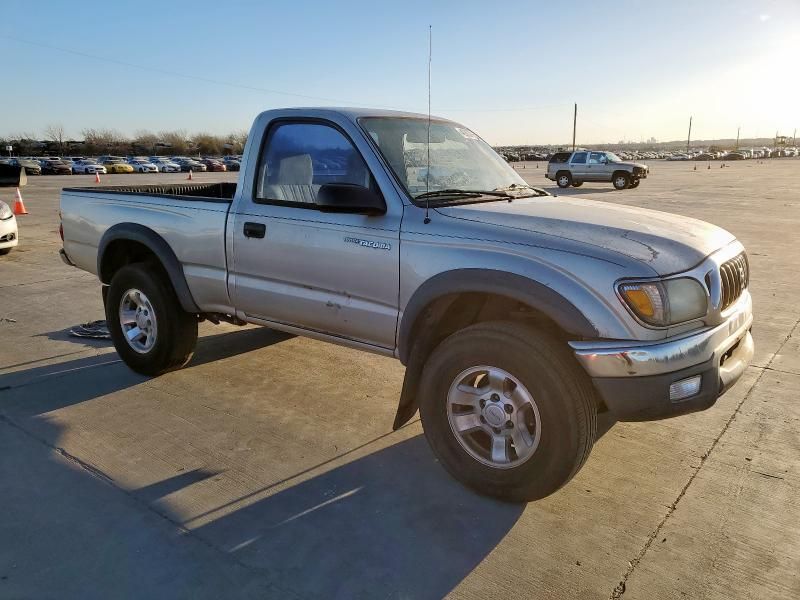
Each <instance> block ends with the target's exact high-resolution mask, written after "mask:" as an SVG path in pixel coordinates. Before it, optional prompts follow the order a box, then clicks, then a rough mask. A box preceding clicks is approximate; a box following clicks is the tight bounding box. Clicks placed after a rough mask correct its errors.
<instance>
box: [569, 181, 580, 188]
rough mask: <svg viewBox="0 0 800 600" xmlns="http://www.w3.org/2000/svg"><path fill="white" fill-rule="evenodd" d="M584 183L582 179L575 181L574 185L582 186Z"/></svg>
mask: <svg viewBox="0 0 800 600" xmlns="http://www.w3.org/2000/svg"><path fill="white" fill-rule="evenodd" d="M582 185H583V182H582V181H573V182H572V187H581V186H582Z"/></svg>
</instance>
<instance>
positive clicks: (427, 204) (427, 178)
mask: <svg viewBox="0 0 800 600" xmlns="http://www.w3.org/2000/svg"><path fill="white" fill-rule="evenodd" d="M432 56H433V30H432V27H431V26H430V25H428V143H427V144H426V146H425V147H426V150H427V154H428V164H427V168H426V169H425V193H426V194H427V193H428V192H430V191H431V59H432ZM430 204H431V200H430V196H426V198H425V220H424V221H423V222H424V223H425V224H426V225H427V224H428V223H430V222H431V218H430V217H429V216H428V213H429V211H430Z"/></svg>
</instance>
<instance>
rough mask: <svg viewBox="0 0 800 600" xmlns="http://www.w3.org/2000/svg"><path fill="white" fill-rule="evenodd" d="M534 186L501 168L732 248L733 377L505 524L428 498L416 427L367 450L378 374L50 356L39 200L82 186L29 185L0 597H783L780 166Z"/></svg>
mask: <svg viewBox="0 0 800 600" xmlns="http://www.w3.org/2000/svg"><path fill="white" fill-rule="evenodd" d="M545 166H546V165H545V163H539V164H538V167H537V165H536V164H535V163H524V164H523V163H517V164H516V168H518V169H519V172H520V173H521V174H522V175H523V176H524V177H525V178H526V179H527V180H528V181H529V182H530V183H532V184H534V185H539V186H543V187H546V188H547V189H549V190H550V191H553V192H554V193H564V194H574V195H581V196H585V197H587V198H592V199H595V200H598V201H601V202H620V203H623V204H632V205H637V206H645V207H649V208H656V209H660V210H665V211H669V212H675V213H680V214H684V215H687V216H691V217H698V218H701V219H705V220H708V221H711V222H713V223H716V224H718V225H721V226H723V227H725V228H727V229H729V230H731V231H732V232H734V233H735V234H736V235H737V236H738V237H739V238H740V239H741V240H742V241H743V243H744V244H745V246H746V247H747V248H748V252H749V256H750V262H751V268H752V286H751V289H752V292H753V295H754V303H755V310H756V322H755V326H754V330H753V333H754V337H755V341H756V357H755V362H754V365H753V366H752V367H750V369H749V370H748V371H747V372H746V374H745V375H744V377H743V379H742V380H741V381H740V382H739V384H738V385H737V386H736V387H734V389H733V390H731V391H730V392H729V393H727V394H726V395H725V396H724V397H723V398H722V399H720V400H719V402H718V403H717V404H716V405H715V406H714V407H713V408H712V409H710V410H708V411H706V412H703V413H699V414H695V415H688V416H684V417H679V418H676V419H672V420H667V421H660V422H653V423H616V424H614V423H608V422H605V423H603V427H602V431H601V436H600V439H599V440H598V442H597V444H596V446H595V449H594V452H593V454H592V456H591V458H590V459H589V462H588V463H587V465H586V466H585V467H584V468H583V470H582V471H581V472H580V473H579V474H578V476H577V477H576V478H575V479H574V480H573V481H572V482H571V483H570V484H569V485H568V486H567V487H565V488H564V489H562V490H561V491H559V492H558V493H556V494H554V495H553V496H551V497H549V498H547V499H545V500H542V501H539V502H536V503H532V504H529V505H527V506H519V505H508V504H502V503H498V502H495V501H492V500H488V499H485V498H482V497H478V496H476V495H474V494H472V493H471V492H469V491H467V490H465V489H463V488H462V487H460V486H459V485H458V484H456V483H455V482H453V481H452V480H451V479H450V478H449V477H448V476H447V475H446V473H445V472H444V470H443V469H442V468H441V467H440V466H439V465H438V464H437V463H436V462H435V460H434V459H433V457H432V455H431V453H430V451H429V450H428V447H427V445H426V443H425V440H424V438H423V437H422V435H421V433H422V430H421V428H420V425H419V421H418V419H415V420H414V421H413V422H412V423H411V424H410V425H408V426H406V427H405V428H403V429H402V430H400V431H398V432H395V433H391V423H392V419H393V416H394V411H395V408H396V403H397V399H398V397H399V393H400V387H401V383H402V377H403V368H402V366H401V365H400V364H399V363H398V362H396V361H393V360H390V359H387V358H382V357H378V356H373V355H369V354H365V353H361V352H357V351H354V350H348V349H343V348H339V347H336V346H332V345H328V344H324V343H321V342H316V341H311V340H308V339H304V338H297V337H291V336H288V335H284V334H280V333H276V332H272V331H269V330H267V329H261V328H256V327H247V328H243V329H242V328H236V327H233V326H228V325H221V326H213V325H209V324H203V325H202V326H201V336H202V338H201V340H200V342H199V346H198V351H197V353H196V355H195V358H194V359H193V361H192V362H191V363H190V364H189V366H188V367H187V368H185V369H183V370H181V371H178V372H175V373H170V374H168V375H166V376H163V377H160V378H157V379H148V378H145V377H141V376H138V375H136V374H134V373H133V372H131V371H129V370H128V369H127V368H126V367H125V365H123V364H122V363H120V362H119V360H118V359H117V355H116V353H115V352H114V349H113V347H112V346H111V345H110V344H109V343H105V342H93V341H87V340H80V339H75V338H71V337H69V336H68V335H67V331H68V329H69V327H70V326H73V325H76V324H78V323H82V322H86V321H90V320H94V319H99V318H102V304H101V300H100V293H99V284H98V283H97V281H96V280H95V279H94V278H93V277H92V276H90V275H88V274H86V273H83V272H80V271H77V270H75V269H72V268H70V267H67V266H65V265H63V264H62V263H61V261H60V260H59V259H58V256H57V250H58V248H59V247H60V240H59V238H58V233H57V229H58V192H59V189H60V188H61V187H63V186H76V185H87V186H90V185H93V183H92V180H93V177H92V176H72V177H68V176H60V177H55V176H46V177H31V178H29V184H28V186H27V187H26V188H24V189H23V194H24V197H25V203H26V206H27V208H28V211H29V212H30V213H31V214H30V215H28V216H24V217H20V218H19V224H20V246H19V247H18V248H17V249H16V250H14V251H13V252H12V253H11V254H10V255H8V256H5V257H0V457H1V458H0V597H2V598H60V599H63V598H98V599H99V598H103V599H105V598H137V599H138V598H222V597H235V598H239V597H245V598H267V597H270V598H272V597H280V598H293V597H298V598H320V599H331V598H341V599H350V598H386V599H398V600H399V599H410V598H440V597H442V596H446V595H448V594H449V595H451V596H452V597H453V598H490V597H492V598H496V597H501V598H504V599H511V598H520V599H522V598H525V599H530V598H600V599H606V598H610V597H619V596H620V595H621V596H622V597H623V598H625V599H626V600H627V599H629V598H640V599H648V600H649V599H661V598H663V599H667V598H670V599H671V598H720V599H723V598H724V599H729V598H759V599H761V598H771V599H774V598H787V599H789V598H791V599H795V598H798V597H800V458H799V457H800V403H798V398H799V397H800V328H798V323H800V303H798V298H800V268H799V267H798V265H800V248H799V247H798V244H797V232H798V230H800V160H798V159H775V160H770V161H765V162H763V163H762V162H760V161H755V160H751V161H742V162H735V163H731V164H730V166H729V167H728V168H720V165H719V163H711V168H710V169H708V168H706V163H699V164H697V170H696V171H695V170H694V166H695V163H688V162H687V163H666V162H663V161H656V162H653V163H652V164H651V165H650V166H651V169H652V170H651V176H650V178H649V179H647V180H645V181H643V182H642V185H641V186H640V187H639V188H638V189H636V190H627V191H624V192H616V191H614V190H613V189H612V187H611V186H610V184H602V185H601V184H585V185H584V186H583V187H582V188H580V189H569V190H566V191H564V192H562V191H560V190H558V188H556V187H555V186H554V185H553V184H552V183H551V182H548V181H547V180H545V179H544V169H545ZM236 176H237V174H236V173H228V174H216V173H206V174H198V175H195V180H196V181H215V180H220V179H226V180H235V179H236ZM103 179H104V181H103V183H104V184H131V183H152V182H156V181H157V182H177V181H182V180H184V179H185V175H180V174H175V175H165V174H162V175H157V176H155V175H154V176H149V175H147V176H146V175H116V176H106V177H104V178H103ZM0 199H3V200H5V201H7V202H9V203H11V202H12V199H13V190H8V189H0Z"/></svg>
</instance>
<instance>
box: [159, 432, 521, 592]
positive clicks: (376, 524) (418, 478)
mask: <svg viewBox="0 0 800 600" xmlns="http://www.w3.org/2000/svg"><path fill="white" fill-rule="evenodd" d="M267 493H268V492H267ZM261 495H263V494H261ZM238 502H239V501H237V503H238ZM164 508H167V507H164ZM167 510H168V508H167ZM226 510H227V507H222V509H221V510H220V511H219V512H220V513H221V514H222V516H220V517H218V518H216V519H214V520H212V521H211V522H209V523H207V524H203V525H200V526H199V527H194V526H193V524H192V522H191V521H189V522H188V523H184V526H186V527H188V529H190V530H191V531H192V533H193V534H194V535H197V536H200V537H201V538H202V539H204V540H206V541H207V542H209V543H211V544H213V545H214V546H215V547H217V548H221V549H222V550H223V551H224V552H226V553H228V554H230V555H232V556H234V557H235V558H236V559H237V561H238V562H240V563H242V564H244V565H246V566H248V567H251V568H254V569H258V570H259V571H263V572H265V573H266V574H267V575H268V578H269V579H270V581H272V582H273V583H274V584H275V585H277V586H278V587H280V588H283V589H290V590H292V591H293V592H295V593H297V594H299V595H300V596H301V597H315V598H326V599H338V598H340V599H342V600H344V599H351V598H352V599H355V598H365V599H366V598H377V597H380V598H441V597H443V596H445V595H446V594H447V593H448V592H449V591H450V590H452V589H453V588H454V587H455V586H456V585H458V583H460V582H461V581H462V580H463V579H464V578H465V577H466V576H467V575H469V574H470V573H471V572H472V571H473V569H474V568H475V567H476V566H477V565H478V564H479V563H480V562H481V561H482V560H483V559H484V558H486V556H487V555H488V554H489V553H490V552H491V551H492V549H493V548H494V547H495V546H496V545H497V544H498V543H499V542H500V541H501V540H502V539H503V538H504V537H505V536H506V535H507V533H508V532H509V530H510V529H511V528H512V527H513V526H514V524H515V523H516V522H517V520H518V519H519V517H520V515H521V514H522V512H523V510H524V506H523V505H514V504H506V503H502V502H498V501H495V500H491V499H488V498H484V497H481V496H478V495H477V494H474V493H472V492H470V491H469V490H466V489H465V488H463V487H462V486H461V485H459V484H458V483H456V482H455V481H454V480H452V479H451V478H450V477H449V476H448V475H447V473H446V472H445V471H444V470H443V469H442V468H441V466H440V465H438V464H437V463H436V461H435V460H434V458H433V456H432V454H431V452H430V450H429V449H428V446H427V443H426V442H425V440H424V437H423V436H421V435H417V436H415V437H413V438H410V439H407V440H405V441H402V442H399V443H395V444H393V445H391V446H389V447H387V448H384V449H382V450H379V451H376V452H373V453H371V454H368V455H366V456H364V457H362V458H358V459H356V460H354V461H352V462H349V463H347V464H345V465H343V466H339V467H336V468H334V469H332V470H330V471H327V472H325V473H322V474H320V475H317V476H315V477H312V478H311V479H308V480H306V481H303V482H301V483H298V484H297V485H294V486H292V487H289V488H288V489H285V490H282V491H278V492H277V493H275V494H273V495H271V496H268V497H266V498H263V499H260V500H256V501H255V502H253V503H251V504H249V505H247V506H245V507H243V508H239V509H238V510H234V511H233V512H228V513H227V514H226V512H225V511H226ZM214 516H215V515H214V513H212V514H211V515H209V517H210V518H213V517H214ZM170 518H171V519H175V520H178V515H170Z"/></svg>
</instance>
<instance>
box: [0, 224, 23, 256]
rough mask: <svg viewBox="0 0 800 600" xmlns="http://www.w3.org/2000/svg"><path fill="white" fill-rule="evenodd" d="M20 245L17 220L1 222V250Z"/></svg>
mask: <svg viewBox="0 0 800 600" xmlns="http://www.w3.org/2000/svg"><path fill="white" fill-rule="evenodd" d="M18 243H19V233H18V231H17V219H16V217H11V218H10V219H5V220H4V221H0V250H2V249H4V248H13V247H14V246H16V245H17V244H18Z"/></svg>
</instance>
